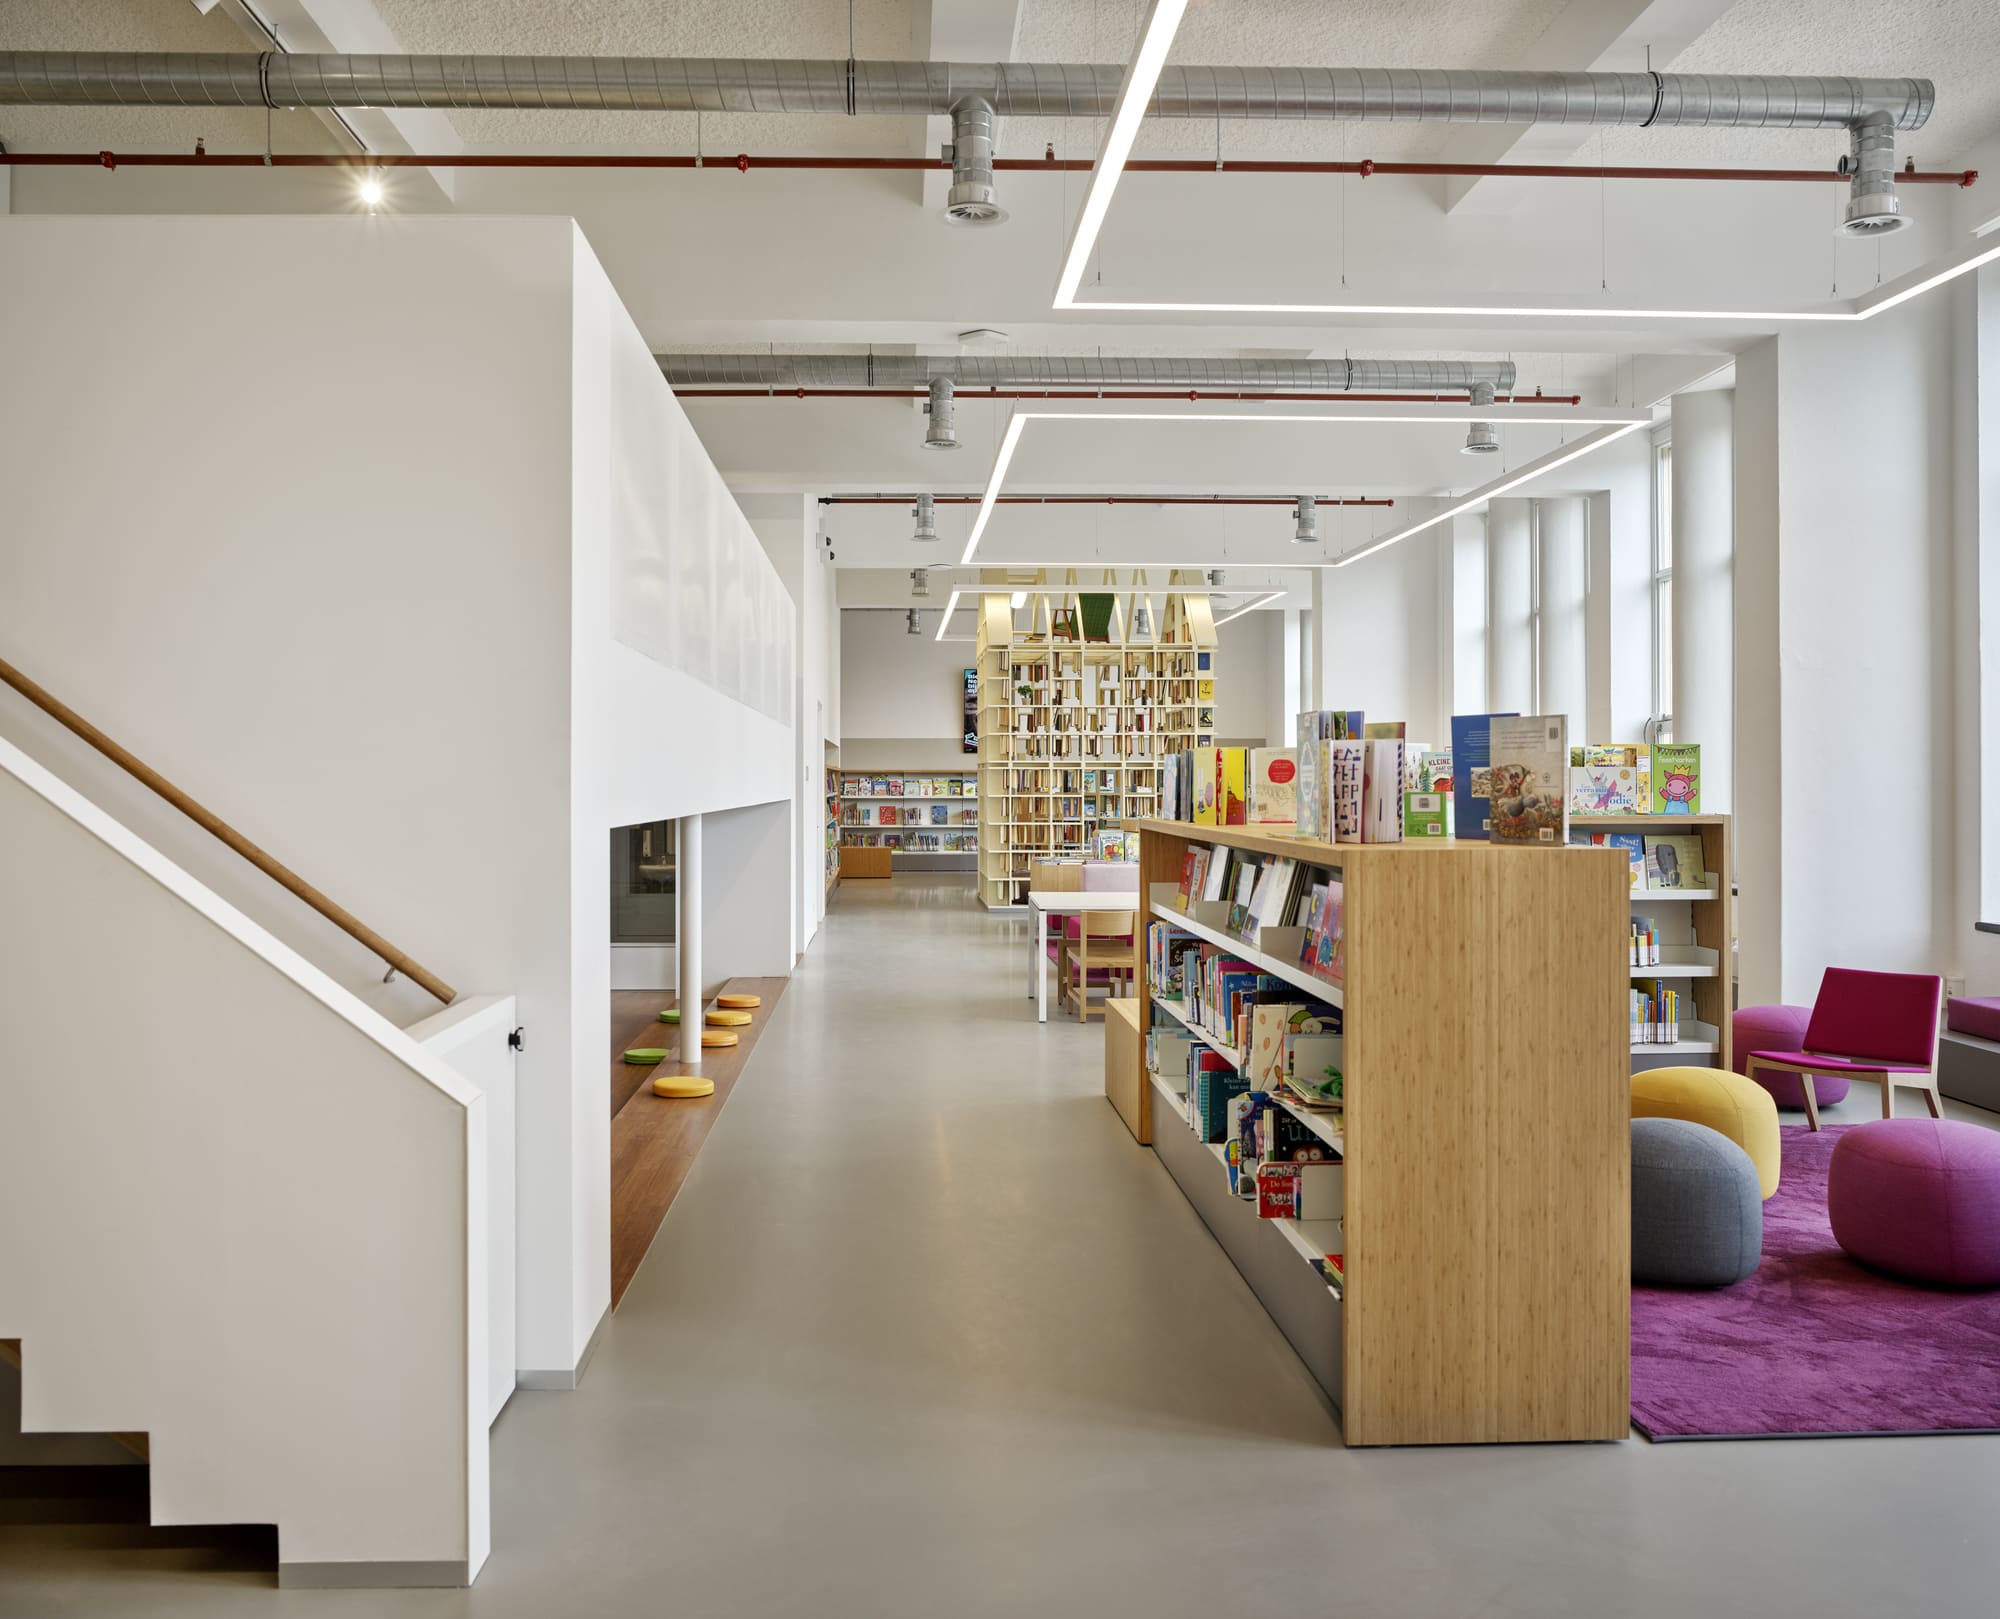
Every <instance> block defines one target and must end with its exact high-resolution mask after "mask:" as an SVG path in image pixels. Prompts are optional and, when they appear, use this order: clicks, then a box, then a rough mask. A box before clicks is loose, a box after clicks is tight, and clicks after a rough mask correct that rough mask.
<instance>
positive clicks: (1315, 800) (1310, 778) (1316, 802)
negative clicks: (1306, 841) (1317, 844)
mask: <svg viewBox="0 0 2000 1619" xmlns="http://www.w3.org/2000/svg"><path fill="white" fill-rule="evenodd" d="M1311 718H1312V716H1311V715H1310V714H1301V715H1300V716H1299V733H1298V734H1299V745H1298V748H1297V750H1296V751H1297V755H1298V778H1297V780H1296V781H1295V782H1294V783H1293V788H1294V791H1293V794H1292V825H1293V826H1294V827H1295V828H1296V829H1297V831H1298V834H1299V836H1300V837H1302V838H1317V837H1321V836H1323V835H1324V834H1322V833H1321V831H1320V805H1321V802H1322V799H1321V793H1322V791H1323V789H1322V788H1321V785H1320V774H1319V766H1320V746H1319V738H1318V737H1317V736H1313V735H1310V734H1309V733H1308V731H1307V722H1308V721H1309V720H1310V719H1311Z"/></svg>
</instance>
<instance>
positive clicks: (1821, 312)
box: [1055, 0, 2000, 321]
mask: <svg viewBox="0 0 2000 1619" xmlns="http://www.w3.org/2000/svg"><path fill="white" fill-rule="evenodd" d="M1186 10H1187V0H1153V9H1152V11H1151V12H1150V13H1149V14H1148V15H1147V17H1146V23H1145V27H1144V29H1143V31H1142V32H1141V34H1140V37H1139V48H1138V50H1136V51H1135V52H1134V53H1133V55H1132V62H1131V65H1130V66H1129V67H1127V68H1126V70H1125V82H1124V83H1123V84H1122V85H1121V86H1120V87H1119V90H1118V105H1117V107H1116V108H1115V109H1114V110H1113V112H1112V115H1111V123H1110V125H1109V127H1108V128H1106V130H1105V132H1104V144H1103V146H1102V147H1101V148H1100V149H1099V150H1098V154H1097V164H1096V166H1095V167H1094V168H1093V169H1092V170H1091V175H1090V190H1089V191H1088V192H1087V193H1086V194H1085V196H1084V199H1083V211H1082V213H1080V214H1078V215H1077V220H1076V231H1075V233H1074V234H1073V235H1072V236H1071V237H1070V244H1069V257H1068V258H1067V259H1065V260H1064V261H1063V268H1062V275H1061V277H1060V278H1059V279H1058V280H1057V282H1056V298H1055V307H1056V308H1058V309H1112V310H1119V311H1123V312H1127V313H1133V314H1155V315H1158V314H1189V315H1481V316H1484V315H1493V316H1503V317H1508V318H1513V319H1524V318H1525V319H1532V318H1537V317H1540V318H1544V319H1556V320H1729V321H1738V320H1741V321H1767V320H1772V321H1777V320H1813V321H1854V320H1868V319H1870V318H1871V317H1873V316H1875V315H1880V314H1882V313H1884V312H1885V311H1887V310H1891V309H1894V308H1895V307H1896V306H1897V305H1898V304H1904V303H1908V302H1909V301H1910V300H1911V299H1912V298H1920V297H1922V296H1923V295H1924V294H1925V293H1927V292H1929V291H1931V290H1932V289H1933V288H1934V287H1940V286H1942V285H1943V284H1944V283H1945V282H1947V281H1950V280H1953V279H1955V278H1956V277H1958V276H1962V275H1964V274H1966V273H1967V272H1968V271H1970V270H1976V269H1978V268H1979V267H1980V266H1981V265H1982V264H1987V263H1990V262H1991V261H1992V260H1994V259H1996V258H2000V247H1992V248H1987V249H1985V250H1984V251H1980V252H1974V253H1973V254H1971V255H1970V256H1968V257H1965V258H1961V259H1958V260H1956V261H1954V262H1952V263H1950V264H1947V265H1946V266H1945V267H1944V268H1943V269H1942V270H1939V271H1936V272H1934V273H1932V274H1930V275H1925V274H1924V272H1923V270H1922V268H1921V267H1919V268H1918V269H1916V270H1912V271H1910V272H1909V273H1908V274H1907V275H1905V276H1902V277H1899V278H1898V279H1897V281H1892V282H1890V283H1889V285H1888V286H1886V287H1877V288H1875V289H1874V290H1873V291H1872V292H1870V293H1869V294H1867V295H1865V296H1863V297H1861V298H1856V299H1850V300H1848V302H1847V304H1846V306H1845V307H1840V306H1835V307H1834V308H1831V309H1762V310H1754V309H1587V308H1537V307H1535V306H1532V305H1509V304H1293V303H1282V304H1259V303H1168V302H1158V303H1155V302H1127V301H1112V300H1106V301H1103V302H1099V301H1097V300H1095V299H1092V300H1089V301H1083V302H1080V301H1078V299H1077V296H1076V294H1077V289H1078V288H1079V287H1080V286H1081V285H1082V284H1083V271H1084V266H1085V265H1087V264H1088V263H1089V262H1090V255H1091V254H1092V253H1093V252H1094V251H1096V248H1097V237H1098V233H1099V232H1100V231H1102V230H1103V228H1104V216H1105V215H1106V214H1107V213H1108V212H1109V211H1110V208H1111V198H1112V195H1113V194H1114V193H1115V192H1116V191H1117V189H1118V182H1119V180H1120V179H1122V178H1123V177H1124V173H1125V162H1126V159H1128V158H1129V157H1131V155H1132V143H1133V142H1134V141H1135V140H1136V139H1137V138H1138V134H1139V125H1140V124H1141V122H1142V121H1143V120H1144V119H1145V116H1146V106H1147V104H1148V103H1149V102H1150V101H1151V100H1152V99H1153V91H1154V90H1155V89H1156V88H1157V87H1158V85H1159V82H1160V70H1161V69H1162V68H1164V67H1165V66H1166V63H1167V52H1168V51H1169V50H1170V49H1171V48H1172V46H1173V42H1174V35H1175V33H1177V32H1178V31H1179V29H1180V25H1181V17H1182V14H1183V13H1185V12H1186ZM1994 228H1995V222H1993V221H1989V222H1988V223H1987V224H1986V225H1984V226H1982V227H1981V228H1980V230H1979V231H1978V232H1976V233H1975V234H1978V235H1982V236H1983V235H1984V234H1985V233H1986V232H1987V231H1990V230H1992V229H1994ZM1899 283H1907V285H1900V284H1899Z"/></svg>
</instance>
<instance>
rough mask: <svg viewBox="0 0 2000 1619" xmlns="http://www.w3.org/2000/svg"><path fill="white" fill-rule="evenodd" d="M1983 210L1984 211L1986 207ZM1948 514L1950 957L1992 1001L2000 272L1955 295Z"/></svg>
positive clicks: (1998, 720)
mask: <svg viewBox="0 0 2000 1619" xmlns="http://www.w3.org/2000/svg"><path fill="white" fill-rule="evenodd" d="M1988 206H1989V207H1990V202H1989V204H1988ZM1952 301H1953V332H1954V342H1953V350H1954V354H1955V358H1956V364H1955V368H1954V376H1953V393H1954V411H1955V415H1956V419H1957V426H1958V432H1957V434H1956V437H1955V440H1954V474H1955V477H1954V482H1955V486H1956V488H1955V493H1956V500H1955V515H1956V520H1957V527H1958V544H1957V558H1956V565H1955V567H1954V570H1953V602H1954V612H1953V618H1952V627H1953V639H1954V642H1955V646H1956V657H1955V660H1954V678H1953V687H1954V689H1955V690H1956V692H1957V694H1958V712H1957V715H1956V723H1955V727H1954V748H1953V754H1954V757H1955V758H1956V759H1957V761H1958V792H1957V802H1956V812H1957V814H1956V819H1957V827H1956V838H1955V843H1954V860H1953V866H1954V870H1955V873H1956V878H1957V880H1956V882H1955V883H1954V884H1953V892H1954V894H1955V895H1956V898H1957V914H1956V915H1955V916H1954V917H1953V918H1952V926H1953V929H1954V938H1953V945H1954V948H1953V950H1952V952H1951V954H1950V956H1949V958H1948V960H1949V962H1950V963H1951V964H1952V965H1955V966H1957V967H1959V968H1961V969H1962V970H1963V972H1964V974H1965V977H1966V980H1967V988H1968V989H1969V990H1970V992H1971V993H1973V994H1975V995H1992V994H1996V993H2000V937H1996V936H1995V935H1994V934H1991V933H1983V932H1980V931H1978V928H1977V924H1978V923H1980V922H2000V630H1994V631H1989V630H1988V629H1987V627H1986V626H1988V625H1996V626H2000V266H1995V265H1991V264H1989V265H1987V266H1985V267H1984V268H1983V269H1981V270H1979V271H1977V272H1975V273H1974V274H1973V275H1971V276H1968V277H1966V278H1965V280H1964V281H1962V282H1961V283H1960V284H1959V285H1958V286H1957V287H1956V288H1954V289H1953V300H1952Z"/></svg>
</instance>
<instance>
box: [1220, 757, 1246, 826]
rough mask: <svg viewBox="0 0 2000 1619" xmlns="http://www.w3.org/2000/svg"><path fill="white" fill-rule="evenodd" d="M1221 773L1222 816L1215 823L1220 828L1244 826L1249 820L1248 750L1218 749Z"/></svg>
mask: <svg viewBox="0 0 2000 1619" xmlns="http://www.w3.org/2000/svg"><path fill="white" fill-rule="evenodd" d="M1216 752H1217V755H1218V756H1219V762H1220V768H1221V772H1222V788H1221V795H1220V800H1219V802H1220V804H1221V808H1222V815H1221V818H1220V820H1219V821H1218V822H1217V824H1218V825H1220V826H1246V825H1248V824H1249V820H1250V800H1249V798H1248V796H1247V794H1248V789H1249V783H1248V781H1247V779H1246V778H1247V775H1248V772H1249V763H1250V761H1249V759H1248V757H1247V755H1248V752H1249V750H1248V749H1246V748H1218V749H1217V750H1216Z"/></svg>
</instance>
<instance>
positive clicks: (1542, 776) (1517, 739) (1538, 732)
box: [1487, 714, 1569, 845]
mask: <svg viewBox="0 0 2000 1619" xmlns="http://www.w3.org/2000/svg"><path fill="white" fill-rule="evenodd" d="M1568 731H1569V721H1568V720H1567V719H1566V718H1565V717H1564V716H1563V715H1561V714H1529V715H1525V716H1520V715H1510V716H1507V717H1505V718H1496V719H1495V720H1494V721H1493V724H1492V729H1491V731H1490V732H1489V738H1490V743H1489V745H1490V747H1491V750H1492V751H1491V755H1490V757H1489V760H1488V775H1487V781H1488V787H1487V792H1488V805H1487V827H1488V831H1489V835H1490V836H1491V837H1492V839H1493V841H1494V842H1495V843H1512V844H1529V845H1535V844H1559V843H1566V842H1567V841H1568V840H1569V735H1568Z"/></svg>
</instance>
